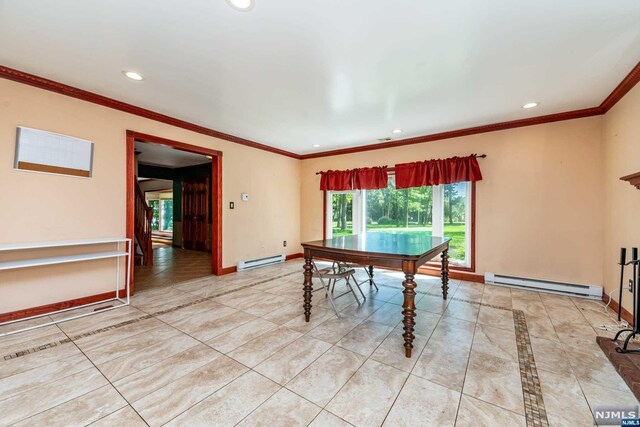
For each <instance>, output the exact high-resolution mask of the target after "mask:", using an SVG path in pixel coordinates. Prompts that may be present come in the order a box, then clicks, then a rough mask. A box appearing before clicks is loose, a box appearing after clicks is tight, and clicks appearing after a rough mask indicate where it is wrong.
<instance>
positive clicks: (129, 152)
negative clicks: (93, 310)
mask: <svg viewBox="0 0 640 427" xmlns="http://www.w3.org/2000/svg"><path fill="white" fill-rule="evenodd" d="M126 135H127V136H126V148H125V150H126V155H125V158H126V179H125V183H124V185H125V188H126V190H125V194H126V197H127V201H126V212H125V223H126V233H127V237H128V238H130V239H131V252H132V253H133V256H131V257H130V258H132V259H130V260H129V265H128V266H127V267H128V268H127V274H128V275H129V290H130V292H131V295H133V294H134V286H133V285H134V281H135V277H134V276H135V275H134V274H133V272H134V269H135V267H134V259H135V212H136V188H135V186H136V182H135V180H136V155H135V149H136V148H135V144H136V141H135V137H134V133H133V132H129V131H127V134H126Z"/></svg>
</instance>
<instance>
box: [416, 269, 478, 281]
mask: <svg viewBox="0 0 640 427" xmlns="http://www.w3.org/2000/svg"><path fill="white" fill-rule="evenodd" d="M418 273H420V274H426V275H429V276H437V277H440V275H441V271H440V267H438V268H433V267H430V266H424V267H420V268H419V269H418ZM449 278H450V279H456V280H465V281H467V282H475V283H484V275H482V274H474V273H469V272H468V271H465V270H462V269H460V268H456V267H451V266H449Z"/></svg>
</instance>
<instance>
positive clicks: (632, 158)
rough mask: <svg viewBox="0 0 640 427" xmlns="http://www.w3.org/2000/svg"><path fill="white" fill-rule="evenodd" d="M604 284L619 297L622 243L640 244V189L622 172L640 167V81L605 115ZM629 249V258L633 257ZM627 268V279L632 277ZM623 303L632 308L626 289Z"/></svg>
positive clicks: (629, 245)
mask: <svg viewBox="0 0 640 427" xmlns="http://www.w3.org/2000/svg"><path fill="white" fill-rule="evenodd" d="M603 139H604V186H605V199H604V206H605V209H604V220H605V226H604V230H605V233H604V249H605V252H604V261H605V262H604V285H605V292H606V293H609V292H611V291H612V290H613V291H615V292H614V294H613V299H614V300H616V301H617V300H618V290H617V289H618V285H619V281H620V269H619V267H618V266H617V264H616V263H617V262H618V260H619V257H620V255H619V254H620V247H627V248H631V247H632V246H636V247H640V222H639V221H640V191H638V190H636V189H635V188H634V187H632V186H631V185H630V184H629V183H627V182H624V181H620V179H619V178H620V177H621V176H625V175H629V174H632V173H635V172H639V171H640V85H638V86H636V87H635V88H634V89H632V90H631V91H630V92H629V93H628V94H627V95H626V96H625V97H624V98H622V100H620V101H619V102H618V103H617V104H616V105H615V106H614V107H613V108H612V109H611V110H609V112H608V113H607V114H606V115H605V117H604V122H603ZM630 257H631V253H630V249H629V252H628V253H627V259H630ZM630 271H631V270H630V269H628V273H627V277H626V278H625V280H628V279H629V278H631V274H630ZM622 303H623V306H624V307H625V308H626V309H627V310H629V311H632V308H633V301H632V295H631V294H630V293H629V292H625V293H624V294H623V298H622Z"/></svg>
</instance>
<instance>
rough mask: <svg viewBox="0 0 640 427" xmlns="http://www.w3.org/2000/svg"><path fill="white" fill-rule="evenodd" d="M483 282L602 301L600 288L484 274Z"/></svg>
mask: <svg viewBox="0 0 640 427" xmlns="http://www.w3.org/2000/svg"><path fill="white" fill-rule="evenodd" d="M484 282H485V283H488V284H491V285H499V286H508V287H511V288H518V289H526V290H530V291H538V292H548V293H552V294H560V295H568V296H572V297H582V298H591V299H597V300H601V299H602V286H596V285H581V284H577V283H565V282H555V281H551V280H541V279H531V278H527V277H517V276H507V275H504V274H497V273H484Z"/></svg>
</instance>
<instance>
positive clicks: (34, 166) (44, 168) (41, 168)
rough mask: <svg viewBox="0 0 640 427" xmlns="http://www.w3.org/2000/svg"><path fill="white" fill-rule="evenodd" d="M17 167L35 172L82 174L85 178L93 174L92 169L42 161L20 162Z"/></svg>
mask: <svg viewBox="0 0 640 427" xmlns="http://www.w3.org/2000/svg"><path fill="white" fill-rule="evenodd" d="M17 169H19V170H25V171H33V172H46V173H57V174H60V175H71V176H80V177H83V178H89V177H90V176H91V172H90V171H87V170H83V169H73V168H64V167H61V166H51V165H42V164H40V163H30V162H18V168H17Z"/></svg>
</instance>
